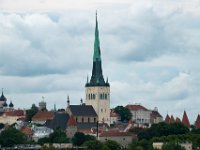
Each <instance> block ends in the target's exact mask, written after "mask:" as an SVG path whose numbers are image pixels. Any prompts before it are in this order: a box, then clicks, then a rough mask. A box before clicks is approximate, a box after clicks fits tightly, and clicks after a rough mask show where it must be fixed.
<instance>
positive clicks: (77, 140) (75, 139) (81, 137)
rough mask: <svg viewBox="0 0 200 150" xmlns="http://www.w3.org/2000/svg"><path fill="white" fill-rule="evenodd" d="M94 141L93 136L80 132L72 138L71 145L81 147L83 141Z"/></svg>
mask: <svg viewBox="0 0 200 150" xmlns="http://www.w3.org/2000/svg"><path fill="white" fill-rule="evenodd" d="M90 140H95V137H94V136H91V135H85V134H84V133H81V132H76V133H75V134H74V136H73V138H72V143H73V145H76V146H81V145H82V144H83V143H84V142H85V141H90Z"/></svg>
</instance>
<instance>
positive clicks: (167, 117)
mask: <svg viewBox="0 0 200 150" xmlns="http://www.w3.org/2000/svg"><path fill="white" fill-rule="evenodd" d="M165 123H168V124H170V123H171V119H170V117H169V115H168V114H167V116H166V118H165Z"/></svg>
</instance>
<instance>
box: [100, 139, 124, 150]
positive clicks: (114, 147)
mask: <svg viewBox="0 0 200 150" xmlns="http://www.w3.org/2000/svg"><path fill="white" fill-rule="evenodd" d="M104 145H106V146H107V147H108V148H109V149H110V150H120V149H121V145H120V144H119V143H117V142H116V141H112V140H108V141H106V142H104Z"/></svg>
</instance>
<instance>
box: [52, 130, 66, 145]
mask: <svg viewBox="0 0 200 150" xmlns="http://www.w3.org/2000/svg"><path fill="white" fill-rule="evenodd" d="M49 140H50V142H51V143H68V142H69V138H67V136H66V134H65V132H64V131H63V130H62V129H60V128H57V129H56V130H54V132H53V133H52V134H50V135H49Z"/></svg>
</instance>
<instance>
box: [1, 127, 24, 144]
mask: <svg viewBox="0 0 200 150" xmlns="http://www.w3.org/2000/svg"><path fill="white" fill-rule="evenodd" d="M25 142H26V137H25V135H24V134H22V133H21V132H20V131H18V130H16V129H15V128H13V127H8V128H7V129H5V130H4V131H2V132H1V134H0V144H1V146H2V147H12V146H14V145H15V144H23V143H25Z"/></svg>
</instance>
